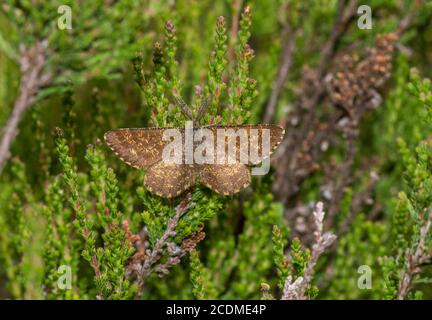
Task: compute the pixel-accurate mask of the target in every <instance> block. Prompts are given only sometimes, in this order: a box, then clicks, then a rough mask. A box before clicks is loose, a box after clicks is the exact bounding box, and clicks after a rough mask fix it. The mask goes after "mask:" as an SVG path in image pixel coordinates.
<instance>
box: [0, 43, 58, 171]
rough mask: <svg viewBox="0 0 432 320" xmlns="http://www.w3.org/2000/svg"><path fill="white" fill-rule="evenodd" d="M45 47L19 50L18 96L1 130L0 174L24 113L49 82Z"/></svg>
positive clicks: (49, 76)
mask: <svg viewBox="0 0 432 320" xmlns="http://www.w3.org/2000/svg"><path fill="white" fill-rule="evenodd" d="M47 47H48V42H47V41H46V40H43V41H39V42H36V43H35V44H34V45H33V46H31V47H28V48H24V47H23V48H21V56H20V58H19V60H18V62H19V65H20V72H21V79H20V86H19V94H18V97H17V99H16V100H15V104H14V107H13V110H12V114H11V116H10V117H9V120H8V121H7V123H6V125H5V127H4V128H3V129H2V130H1V134H2V136H1V140H0V173H1V172H2V170H3V168H4V166H5V164H6V162H7V160H8V159H9V157H10V148H11V146H12V143H13V141H14V140H15V137H16V136H17V134H18V126H19V123H20V121H21V119H22V117H23V115H24V113H25V112H26V110H27V109H28V108H29V107H30V106H31V105H32V104H33V103H34V101H35V98H36V95H37V93H38V91H39V89H40V88H42V87H44V86H47V85H48V84H49V83H50V82H51V79H52V76H51V74H50V73H49V72H45V71H44V67H45V62H46V60H47V54H48V51H47Z"/></svg>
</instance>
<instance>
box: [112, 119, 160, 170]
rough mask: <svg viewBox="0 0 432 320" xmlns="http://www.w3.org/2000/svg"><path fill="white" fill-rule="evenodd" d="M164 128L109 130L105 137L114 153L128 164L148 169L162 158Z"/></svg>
mask: <svg viewBox="0 0 432 320" xmlns="http://www.w3.org/2000/svg"><path fill="white" fill-rule="evenodd" d="M163 132H164V128H125V129H117V130H112V131H108V132H107V133H105V135H104V138H105V142H106V143H107V145H108V146H109V147H110V148H111V149H112V150H113V151H114V153H115V154H116V155H117V156H118V157H119V158H120V159H121V160H123V161H124V162H126V163H127V164H128V165H130V166H132V167H135V168H137V169H146V168H148V167H149V166H151V165H153V164H155V163H157V162H159V161H161V160H162V151H163V148H164V147H165V144H166V142H165V141H163V140H162V137H163Z"/></svg>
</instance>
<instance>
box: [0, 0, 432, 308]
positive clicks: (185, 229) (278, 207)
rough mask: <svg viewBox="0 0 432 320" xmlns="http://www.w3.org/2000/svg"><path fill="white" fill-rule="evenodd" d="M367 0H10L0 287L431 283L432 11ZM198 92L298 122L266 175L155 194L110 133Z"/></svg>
mask: <svg viewBox="0 0 432 320" xmlns="http://www.w3.org/2000/svg"><path fill="white" fill-rule="evenodd" d="M61 5H63V9H62V10H59V7H60V6H61ZM360 5H361V3H359V2H358V1H356V0H340V1H336V0H335V1H318V0H313V1H307V2H306V1H295V0H278V1H264V0H256V1H242V0H233V1H228V0H224V1H190V0H181V1H167V2H165V1H152V0H149V1H135V0H124V1H105V0H104V1H91V2H88V3H87V2H86V4H85V5H83V3H81V2H80V1H70V2H69V1H63V2H60V1H59V2H58V1H54V0H53V1H25V0H23V1H21V0H20V1H18V0H17V1H15V0H14V1H12V0H11V1H4V2H3V3H2V4H0V66H1V67H0V101H2V107H1V108H0V127H1V128H2V130H0V298H3V299H4V298H12V299H282V300H290V299H431V298H432V291H431V287H430V281H431V280H430V279H431V270H430V267H429V263H430V260H431V254H432V244H431V239H432V237H431V234H432V230H431V223H432V222H431V221H432V220H431V218H432V216H431V214H430V198H431V197H432V190H431V187H432V184H431V181H432V180H431V176H432V174H431V173H432V171H431V165H430V164H431V161H432V159H431V158H432V151H431V142H430V132H431V131H430V126H431V121H432V116H431V115H432V113H431V110H432V109H431V108H432V98H431V97H432V86H431V83H430V81H429V80H427V78H428V77H430V74H429V71H428V70H429V69H430V50H431V43H430V36H431V34H430V31H429V30H430V28H429V27H430V21H431V19H430V18H431V16H432V7H431V5H430V4H429V3H428V2H427V1H415V2H407V1H387V0H379V1H375V0H374V1H370V3H369V4H368V5H369V6H370V7H371V9H372V12H373V15H372V19H373V24H372V29H361V28H359V25H358V24H357V21H358V19H359V14H358V13H357V9H358V7H359V6H360ZM65 6H66V7H65ZM68 8H69V9H70V13H71V19H72V20H71V22H72V25H71V29H69V28H66V29H62V28H60V27H59V24H61V23H64V21H65V20H62V19H64V17H65V16H64V14H65V12H66V11H67V9H68ZM64 10H66V11H64ZM59 19H60V20H59ZM182 100H184V101H185V102H186V103H187V105H189V106H190V110H191V113H192V115H193V116H194V117H196V116H197V115H198V114H199V113H200V112H202V110H200V106H202V105H203V104H204V105H205V104H206V102H208V108H207V109H206V110H205V112H204V114H203V117H201V120H200V123H199V125H201V126H202V125H211V124H219V125H234V124H236V125H240V124H257V123H277V124H279V125H281V126H283V127H284V128H285V129H286V135H285V137H284V139H283V141H282V142H281V145H280V147H279V149H278V151H277V152H276V154H274V155H272V157H271V160H272V168H271V170H270V172H269V173H268V174H267V175H265V176H260V177H253V179H252V183H251V185H250V186H249V187H248V188H246V189H245V190H243V191H241V192H240V193H236V194H233V195H229V196H223V195H219V194H217V193H215V192H213V191H211V190H210V189H208V188H206V187H204V186H201V185H199V184H196V185H194V186H193V187H191V188H189V189H188V190H187V191H186V192H184V193H182V194H181V195H180V196H178V197H176V198H173V199H165V198H162V197H159V196H156V195H154V194H152V193H151V192H150V191H149V190H147V189H146V187H145V186H144V184H143V180H144V176H145V172H143V171H142V170H137V169H135V168H132V167H130V166H127V165H126V164H125V163H124V162H122V161H121V160H119V159H118V158H117V157H116V156H115V155H114V153H112V152H111V150H110V149H109V148H107V146H106V144H105V142H104V141H103V136H104V133H105V132H107V131H109V130H113V129H116V128H121V127H123V128H124V127H129V128H134V127H142V128H145V127H159V128H162V127H184V124H185V121H186V120H188V118H189V117H188V115H187V114H185V109H184V106H183V105H182V103H181V101H182Z"/></svg>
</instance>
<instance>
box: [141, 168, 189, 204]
mask: <svg viewBox="0 0 432 320" xmlns="http://www.w3.org/2000/svg"><path fill="white" fill-rule="evenodd" d="M194 182H195V177H194V171H193V166H191V165H186V164H175V163H166V162H164V161H160V162H158V163H156V164H154V165H152V166H150V167H149V169H148V170H147V173H146V175H145V177H144V185H145V187H146V188H147V189H148V190H149V191H150V192H151V193H154V194H156V195H158V196H160V197H163V198H173V197H176V196H178V195H179V194H181V193H182V192H184V191H186V190H187V189H189V188H190V187H191V186H192V185H193V184H194Z"/></svg>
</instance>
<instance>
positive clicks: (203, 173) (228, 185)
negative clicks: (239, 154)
mask: <svg viewBox="0 0 432 320" xmlns="http://www.w3.org/2000/svg"><path fill="white" fill-rule="evenodd" d="M196 167H197V170H198V176H199V179H200V182H201V183H202V184H204V185H205V186H207V187H208V188H210V189H211V190H213V191H215V192H216V193H219V194H222V195H225V196H227V195H231V194H234V193H237V192H239V191H240V190H242V189H244V188H246V187H247V186H249V184H250V182H251V175H250V172H249V168H248V167H247V166H246V165H244V164H241V163H237V164H227V165H222V164H204V165H197V166H196Z"/></svg>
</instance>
